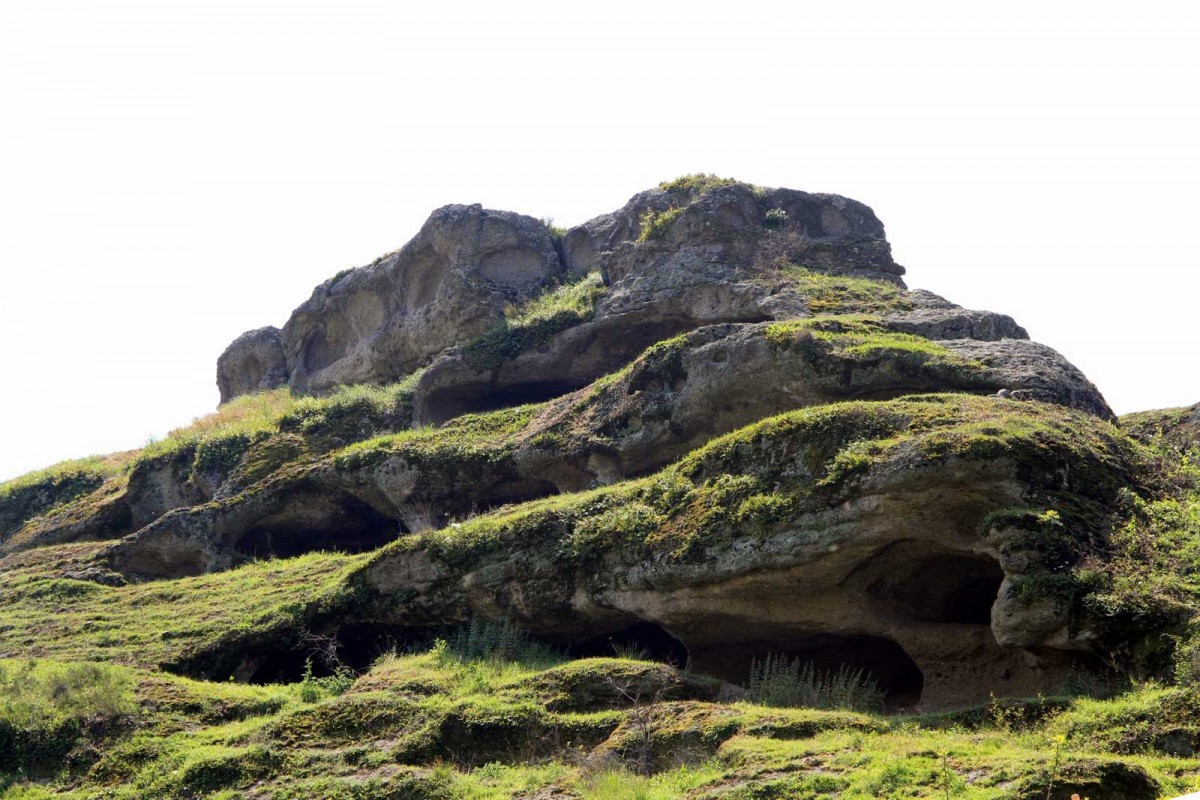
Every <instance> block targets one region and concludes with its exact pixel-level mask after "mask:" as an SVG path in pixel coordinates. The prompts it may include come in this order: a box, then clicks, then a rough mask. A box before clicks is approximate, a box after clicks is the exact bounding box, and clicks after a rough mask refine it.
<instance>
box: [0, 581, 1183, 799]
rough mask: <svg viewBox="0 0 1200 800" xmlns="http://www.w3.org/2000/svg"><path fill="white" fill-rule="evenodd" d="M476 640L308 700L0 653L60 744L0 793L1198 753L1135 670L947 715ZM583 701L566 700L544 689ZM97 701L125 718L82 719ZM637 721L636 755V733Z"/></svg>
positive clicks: (948, 778) (1077, 761) (921, 765)
mask: <svg viewBox="0 0 1200 800" xmlns="http://www.w3.org/2000/svg"><path fill="white" fill-rule="evenodd" d="M172 583H177V584H178V583H186V582H172ZM238 588H241V586H240V584H239V587H238ZM143 608H145V606H143ZM477 633H478V631H477ZM483 638H487V639H489V640H490V639H495V638H497V637H495V636H485V637H483ZM499 638H501V639H503V638H505V637H503V636H501V637H499ZM510 638H511V637H510ZM518 638H520V637H518ZM484 649H485V650H489V652H488V653H485V654H482V655H473V654H468V653H462V652H455V651H454V650H452V649H450V648H449V646H448V645H445V644H442V645H437V646H435V647H433V648H432V649H430V650H424V651H416V652H408V653H404V654H395V653H393V654H390V655H385V656H383V657H381V658H380V659H379V660H378V661H376V662H375V664H374V665H373V666H372V667H371V669H370V670H369V671H367V672H366V673H365V674H363V675H362V676H361V677H358V678H357V680H356V681H354V683H353V684H352V685H351V686H350V687H349V689H348V691H346V692H345V693H343V694H340V695H336V696H329V697H325V698H323V699H318V700H316V701H315V702H306V701H305V700H304V698H303V697H302V689H303V687H302V684H291V685H287V686H244V685H237V684H229V683H224V682H222V683H212V682H205V681H195V680H189V679H186V678H179V677H175V676H170V675H163V674H161V673H158V672H154V671H146V670H140V669H130V668H127V667H118V666H105V665H96V664H92V663H88V662H87V661H82V662H75V663H62V662H49V661H43V662H38V663H37V664H35V665H33V666H30V664H29V662H27V661H25V660H17V661H0V685H2V686H4V687H6V688H7V690H8V691H7V695H6V696H4V697H2V698H0V730H2V729H3V725H5V724H6V723H9V721H10V720H11V719H13V718H14V716H15V718H17V719H18V720H29V719H36V720H39V722H37V723H36V724H35V725H29V724H25V727H24V728H23V729H24V730H33V729H35V728H38V727H39V726H40V729H45V726H46V725H47V724H50V725H51V726H52V727H53V729H54V731H55V737H58V738H51V739H49V741H54V742H57V745H56V746H58V747H59V751H60V752H64V753H67V754H69V755H66V756H63V757H61V758H59V759H58V760H57V761H54V762H47V760H46V759H43V760H42V762H40V765H39V769H38V770H34V769H33V767H34V764H33V762H32V761H31V760H30V757H31V756H32V755H33V754H34V753H33V751H30V750H19V751H17V754H16V756H15V758H16V760H17V761H19V762H20V764H19V765H17V766H15V767H14V766H13V765H12V764H11V763H10V766H9V767H8V769H7V773H6V774H4V775H0V797H3V798H5V800H8V799H9V798H26V799H28V798H36V797H48V796H51V794H52V795H53V796H54V797H63V798H74V799H75V800H84V798H100V797H105V798H116V799H118V800H125V799H128V800H133V798H143V797H156V798H159V797H161V798H168V800H185V798H193V797H206V798H229V799H230V800H232V798H237V797H244V796H250V793H251V792H253V796H256V797H259V796H261V797H269V798H292V799H293V800H300V799H301V798H305V800H308V798H311V797H333V798H346V799H347V800H364V799H365V800H385V798H395V797H402V798H407V797H412V798H418V797H419V798H427V797H433V798H446V799H447V800H450V798H472V799H475V800H499V798H510V797H514V796H518V795H521V794H522V793H526V794H527V793H532V792H537V791H539V790H543V789H546V788H547V787H551V786H557V787H560V788H562V789H564V790H566V791H569V792H572V793H574V794H576V795H578V796H580V797H581V798H590V799H591V800H624V799H625V798H645V800H668V799H674V798H679V800H682V799H683V798H691V799H692V800H700V798H713V800H715V798H718V797H722V798H741V799H742V800H755V799H758V798H784V797H787V798H793V797H797V798H814V799H815V798H828V797H833V796H836V797H838V798H860V799H862V800H865V799H866V798H879V797H885V798H886V797H895V798H899V797H944V796H945V792H946V791H949V792H950V796H952V797H965V798H976V799H978V800H983V799H984V798H987V799H989V800H990V799H992V798H995V799H996V800H999V798H1007V797H1010V796H1012V795H1011V792H1012V791H1013V790H1014V788H1015V787H1024V788H1023V789H1022V791H1035V792H1036V791H1044V789H1042V788H1039V787H1044V783H1045V778H1046V776H1047V775H1048V774H1049V772H1050V769H1051V760H1052V758H1053V756H1054V751H1055V749H1056V748H1058V749H1059V750H1060V753H1059V755H1060V758H1061V765H1060V767H1059V769H1058V771H1057V773H1056V774H1057V775H1058V778H1057V782H1058V785H1060V786H1066V787H1068V788H1070V787H1073V786H1080V787H1087V786H1094V785H1096V784H1095V783H1094V781H1096V780H1098V777H1097V776H1099V775H1100V774H1101V773H1102V771H1103V770H1104V769H1106V766H1105V765H1108V764H1112V763H1117V762H1119V765H1120V766H1121V768H1122V769H1125V770H1131V769H1134V770H1145V772H1146V774H1147V775H1149V776H1150V778H1151V779H1152V780H1155V781H1157V782H1158V784H1159V785H1160V787H1161V789H1162V791H1163V793H1164V794H1166V793H1170V792H1177V793H1182V792H1185V791H1189V790H1194V789H1196V788H1200V761H1198V760H1197V759H1194V758H1181V757H1174V756H1171V755H1170V754H1169V752H1167V751H1166V750H1164V749H1163V747H1168V748H1169V747H1171V746H1173V745H1172V744H1171V743H1172V742H1175V741H1176V740H1177V739H1178V732H1179V731H1180V730H1181V729H1182V730H1186V731H1193V732H1194V731H1195V719H1196V709H1197V703H1198V702H1200V701H1197V699H1196V693H1195V690H1188V689H1164V688H1158V687H1143V688H1140V689H1137V690H1135V691H1132V692H1129V693H1126V694H1124V695H1121V696H1119V697H1116V698H1113V699H1110V700H1091V699H1086V698H1085V699H1077V700H1065V701H1057V704H1056V705H1054V706H1051V708H1053V709H1059V710H1057V711H1051V712H1050V713H1043V714H1041V715H1033V716H1029V717H1023V716H1017V715H1015V714H1011V715H989V714H973V713H971V712H962V713H960V714H959V715H958V717H957V719H958V720H962V721H956V718H954V717H948V716H947V715H931V716H927V717H922V716H897V717H889V716H884V715H877V714H862V713H851V712H846V711H823V710H818V709H811V708H771V707H766V706H762V705H756V704H753V703H748V702H739V703H734V704H720V703H711V702H697V701H678V700H673V699H664V700H661V701H658V702H657V704H654V703H655V701H654V700H653V699H650V700H647V701H645V702H647V703H650V705H643V706H632V707H630V706H629V705H628V703H627V702H625V701H624V700H623V699H622V698H621V697H620V696H618V695H612V694H607V695H606V694H605V693H604V692H603V691H602V690H603V688H604V687H605V686H606V685H607V680H608V678H609V677H612V678H614V679H615V680H617V681H618V682H623V681H627V680H629V679H631V678H634V677H635V676H643V677H644V676H651V675H657V676H659V677H658V678H656V679H669V680H678V679H679V678H681V677H683V676H682V674H681V673H678V672H676V671H674V670H672V669H670V668H669V667H665V666H663V665H659V664H653V663H649V662H638V661H632V660H628V659H584V660H579V661H564V660H562V658H561V657H559V658H557V659H555V660H553V661H552V662H550V661H545V660H542V659H541V657H540V656H538V657H535V658H529V657H526V656H528V655H529V653H527V652H526V653H522V652H517V651H509V652H510V653H511V654H512V655H513V656H514V657H512V658H510V657H509V656H508V655H506V654H505V652H504V651H503V650H495V649H490V648H484ZM30 676H33V677H30ZM672 676H676V677H672ZM14 677H19V680H14ZM691 680H696V679H694V678H693V679H691ZM606 697H607V698H608V699H607V700H606V699H605V698H606ZM648 697H651V698H652V697H653V696H652V695H648ZM597 704H599V709H600V710H596V711H589V712H587V713H580V712H575V711H552V710H550V708H551V706H552V705H553V707H555V708H559V707H562V708H581V707H596V705H597ZM10 708H17V709H18V711H17V712H16V713H15V715H14V714H13V713H12V712H10V711H9V709H10ZM27 708H32V709H34V710H33V711H32V712H31V711H28V710H25V709H27ZM104 719H108V720H110V721H112V720H124V722H123V723H122V724H118V725H114V724H111V722H110V723H109V724H107V725H101V726H97V725H96V724H95V721H99V720H104ZM966 720H972V721H971V722H969V723H968V722H966ZM62 721H67V726H66V727H62V725H61V723H62ZM55 725H57V726H58V727H54V726H55ZM643 729H644V730H645V731H646V733H647V734H648V736H649V739H648V740H647V741H648V742H649V745H650V752H651V754H652V759H651V761H649V762H643V761H642V760H641V759H640V756H639V755H638V752H639V751H638V748H637V747H636V744H637V742H638V741H639V740H640V732H641V731H642V730H643ZM1163 735H1175V738H1174V739H1169V740H1168V739H1164V738H1163ZM1056 737H1061V743H1060V742H1059V740H1058V739H1056ZM2 742H3V740H2V738H0V745H2ZM0 749H2V747H0ZM647 765H649V767H650V771H649V772H648V773H646V772H643V771H642V768H643V767H644V766H647ZM2 772H4V768H3V767H2V766H0V773H2ZM30 778H36V780H35V781H32V782H30V781H29V779H30ZM1088 781H1093V783H1088Z"/></svg>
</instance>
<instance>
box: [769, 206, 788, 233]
mask: <svg viewBox="0 0 1200 800" xmlns="http://www.w3.org/2000/svg"><path fill="white" fill-rule="evenodd" d="M787 220H788V213H787V212H786V211H784V210H783V209H782V208H772V209H771V210H770V211H768V212H767V213H766V215H765V216H764V218H763V225H765V226H766V227H767V229H768V230H772V231H777V230H779V229H780V228H782V227H783V226H784V225H786V224H787Z"/></svg>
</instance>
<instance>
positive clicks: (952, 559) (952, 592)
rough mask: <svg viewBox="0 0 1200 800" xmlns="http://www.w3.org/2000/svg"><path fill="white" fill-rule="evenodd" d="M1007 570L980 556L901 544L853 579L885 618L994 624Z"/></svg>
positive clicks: (870, 563)
mask: <svg viewBox="0 0 1200 800" xmlns="http://www.w3.org/2000/svg"><path fill="white" fill-rule="evenodd" d="M1003 580H1004V570H1002V569H1001V568H1000V564H999V563H998V562H997V561H996V559H994V558H992V557H991V556H989V555H985V554H980V553H969V552H962V551H953V550H947V549H944V548H937V547H933V546H930V545H929V544H928V543H925V542H917V541H902V542H897V543H895V544H894V545H892V546H890V547H888V548H886V549H884V550H883V551H881V552H880V553H878V554H877V555H875V556H874V557H873V558H872V559H871V560H870V561H868V562H867V563H865V564H864V565H863V566H862V567H861V568H860V569H859V570H858V571H857V573H856V574H855V575H854V576H852V577H851V580H850V585H851V587H853V586H855V585H857V586H858V587H860V590H862V591H864V593H865V594H866V596H867V599H868V600H869V602H870V603H871V605H872V606H873V607H874V608H875V610H876V611H878V612H879V613H880V614H882V615H883V616H885V617H898V618H900V619H904V620H909V621H913V622H934V623H944V624H958V625H990V624H991V621H992V604H993V603H995V602H996V597H997V595H999V593H1000V584H1001V583H1002V582H1003Z"/></svg>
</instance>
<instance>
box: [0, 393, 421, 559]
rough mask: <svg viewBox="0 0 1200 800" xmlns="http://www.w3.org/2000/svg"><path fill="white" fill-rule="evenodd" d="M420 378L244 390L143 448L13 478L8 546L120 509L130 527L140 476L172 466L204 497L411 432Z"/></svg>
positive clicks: (5, 515) (5, 494) (1, 497)
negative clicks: (126, 511)
mask: <svg viewBox="0 0 1200 800" xmlns="http://www.w3.org/2000/svg"><path fill="white" fill-rule="evenodd" d="M419 378H420V373H414V374H413V375H410V376H408V377H406V378H405V379H404V380H401V381H398V382H396V383H393V384H390V385H386V386H368V385H360V386H347V387H342V388H340V389H338V390H337V391H335V392H333V393H332V394H330V395H327V396H324V397H311V396H301V395H296V394H293V393H292V392H291V391H290V390H289V389H286V388H281V389H275V390H273V391H268V392H261V393H258V394H252V395H244V396H241V397H237V398H235V399H233V400H231V401H230V402H228V403H225V404H223V405H222V406H220V408H218V409H217V410H216V411H215V412H213V413H212V414H208V415H206V416H203V417H199V418H197V419H196V420H194V421H193V422H192V423H191V424H190V425H186V426H183V427H180V428H176V429H175V430H172V431H171V432H170V433H168V434H167V436H165V437H164V438H163V439H161V440H158V441H154V442H150V443H149V444H147V445H146V446H145V447H143V448H141V449H140V450H131V451H128V452H124V453H116V454H113V455H110V456H100V457H94V458H89V459H79V460H74V461H66V462H62V463H61V464H56V465H54V466H51V467H47V468H46V469H43V470H39V471H37V472H33V473H29V474H28V475H23V476H21V477H18V478H15V479H13V480H10V481H6V482H5V483H3V484H0V544H3V543H4V542H5V541H6V540H12V542H10V543H13V542H20V541H21V540H23V539H27V538H29V539H32V538H35V537H36V536H37V534H38V532H39V531H41V530H44V529H47V528H51V527H55V526H59V527H61V526H65V525H70V524H72V523H73V522H75V521H79V522H81V523H82V522H85V521H86V520H87V519H88V518H89V517H91V518H100V517H102V516H104V515H108V516H113V517H114V520H115V521H114V522H112V523H111V524H110V527H113V526H116V527H118V528H120V527H121V526H126V527H127V521H126V520H124V518H123V517H120V515H118V514H116V512H114V511H113V509H114V507H115V505H116V504H119V503H120V501H121V499H122V497H123V496H124V494H125V492H126V489H127V484H128V483H129V480H130V478H131V476H138V475H144V474H147V473H149V472H152V471H154V470H158V469H169V470H171V471H172V473H173V475H174V476H175V479H176V480H178V481H180V482H181V484H182V485H184V486H185V487H186V486H189V485H191V486H194V487H195V488H194V490H193V491H192V492H191V493H192V494H193V495H194V497H195V502H202V501H203V500H205V499H207V496H206V495H207V493H208V492H207V489H206V488H205V486H206V485H211V484H213V483H216V484H219V483H220V482H221V481H223V480H227V479H229V478H230V477H231V476H232V477H236V478H237V479H238V482H239V483H242V484H248V483H251V482H253V481H256V480H258V479H260V478H262V477H265V476H266V475H268V474H270V473H271V472H272V471H274V470H275V469H277V468H278V467H280V466H282V465H283V464H285V463H287V462H289V461H295V460H299V459H301V458H303V457H307V456H313V455H320V454H323V453H327V452H329V451H330V450H334V449H337V448H339V447H342V446H344V445H346V444H348V443H350V442H355V441H360V440H362V439H365V438H369V437H372V436H375V435H378V434H380V433H383V432H385V431H396V430H406V429H408V428H409V426H410V425H411V422H412V396H413V391H414V390H415V388H416V384H417V381H418V379H419ZM239 468H240V470H241V472H240V474H237V475H236V476H235V475H234V472H235V470H237V469H239ZM202 475H208V476H211V480H201V478H200V476H202ZM118 532H121V531H118Z"/></svg>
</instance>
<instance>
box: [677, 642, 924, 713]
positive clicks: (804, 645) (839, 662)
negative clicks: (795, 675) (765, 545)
mask: <svg viewBox="0 0 1200 800" xmlns="http://www.w3.org/2000/svg"><path fill="white" fill-rule="evenodd" d="M768 654H776V655H786V656H788V657H789V658H795V659H799V660H800V662H801V663H804V664H809V663H811V664H812V665H813V667H814V668H816V669H817V670H821V671H824V672H837V671H838V670H839V669H841V668H842V667H846V668H847V669H852V670H862V671H863V672H864V673H866V674H868V675H869V676H870V677H871V678H873V679H874V680H875V682H876V683H878V684H879V688H880V689H882V690H883V692H884V695H885V698H886V699H885V702H886V705H887V708H888V709H889V710H896V709H901V708H908V707H912V706H915V705H917V704H918V703H919V702H920V700H921V692H922V690H923V689H924V688H925V675H924V674H923V673H922V672H921V669H920V667H918V666H917V664H916V662H915V661H913V660H912V658H911V657H910V656H909V655H908V653H906V652H905V651H904V648H903V647H901V646H900V645H898V644H896V643H895V642H893V641H892V640H891V639H887V638H884V637H882V636H864V635H839V634H830V633H822V634H814V635H811V636H802V637H798V638H791V639H779V640H773V641H760V642H752V643H746V644H731V645H724V646H721V645H717V646H713V647H709V648H706V649H704V650H695V651H694V652H693V660H692V665H691V668H692V669H693V670H694V671H697V672H701V673H706V674H709V675H712V676H714V677H717V678H721V679H723V680H726V681H729V682H730V683H736V684H738V685H740V686H746V685H747V684H748V683H749V680H750V670H751V666H752V664H753V662H754V661H755V660H762V659H763V658H765V657H766V656H767V655H768Z"/></svg>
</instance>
